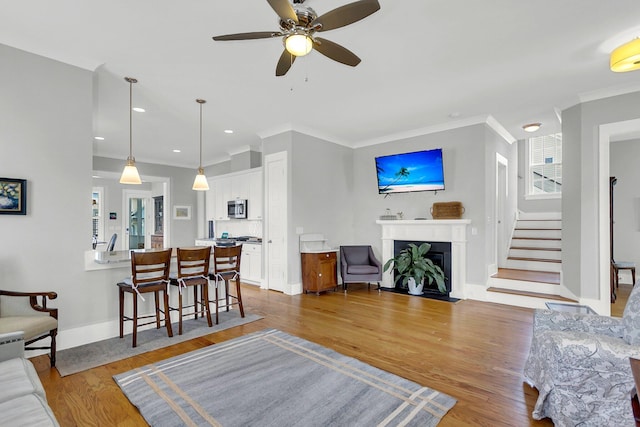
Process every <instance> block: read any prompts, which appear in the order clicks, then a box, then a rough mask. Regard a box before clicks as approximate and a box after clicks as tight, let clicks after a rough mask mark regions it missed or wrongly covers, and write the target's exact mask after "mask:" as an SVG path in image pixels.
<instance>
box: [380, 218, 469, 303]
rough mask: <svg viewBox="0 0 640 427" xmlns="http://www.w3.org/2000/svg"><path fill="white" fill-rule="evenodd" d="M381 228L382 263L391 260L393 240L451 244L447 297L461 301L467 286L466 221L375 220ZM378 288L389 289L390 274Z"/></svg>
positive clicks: (390, 285)
mask: <svg viewBox="0 0 640 427" xmlns="http://www.w3.org/2000/svg"><path fill="white" fill-rule="evenodd" d="M376 224H379V225H380V226H381V227H382V262H383V264H384V263H385V262H386V261H387V260H388V259H390V258H392V257H393V241H394V240H415V241H423V242H451V276H452V277H451V294H450V296H451V297H453V298H461V299H463V298H464V297H465V292H464V288H465V284H466V282H467V226H468V225H469V224H471V220H470V219H438V220H390V221H384V220H378V221H376ZM382 286H383V287H386V288H393V287H394V284H393V277H392V275H391V271H387V272H385V273H384V274H383V275H382Z"/></svg>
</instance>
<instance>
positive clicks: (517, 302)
mask: <svg viewBox="0 0 640 427" xmlns="http://www.w3.org/2000/svg"><path fill="white" fill-rule="evenodd" d="M487 301H489V302H493V303H496V304H505V305H513V306H515V307H526V308H541V309H546V308H547V306H546V305H545V304H544V303H545V302H547V301H549V300H548V299H544V298H536V297H527V296H523V295H511V294H505V293H502V292H487Z"/></svg>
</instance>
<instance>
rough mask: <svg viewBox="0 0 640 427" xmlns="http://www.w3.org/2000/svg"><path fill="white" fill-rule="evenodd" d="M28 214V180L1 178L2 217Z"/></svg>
mask: <svg viewBox="0 0 640 427" xmlns="http://www.w3.org/2000/svg"><path fill="white" fill-rule="evenodd" d="M26 214H27V180H26V179H15V178H0V215H26Z"/></svg>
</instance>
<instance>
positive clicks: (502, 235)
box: [495, 153, 510, 273]
mask: <svg viewBox="0 0 640 427" xmlns="http://www.w3.org/2000/svg"><path fill="white" fill-rule="evenodd" d="M501 183H502V184H503V188H504V194H503V193H502V191H501V190H502V188H501ZM508 197H509V160H507V158H506V157H504V156H502V155H501V154H500V153H496V206H495V209H496V213H495V242H496V247H495V263H496V267H497V268H500V267H501V266H505V265H506V261H507V252H508V246H507V235H508V233H507V231H506V230H505V225H506V224H505V220H506V217H507V216H506V208H505V206H506V205H507V199H508ZM509 235H510V234H509ZM496 273H497V271H496Z"/></svg>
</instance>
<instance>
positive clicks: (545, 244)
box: [511, 238, 562, 248]
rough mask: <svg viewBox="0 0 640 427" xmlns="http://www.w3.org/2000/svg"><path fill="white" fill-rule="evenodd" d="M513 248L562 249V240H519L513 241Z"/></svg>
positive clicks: (514, 239)
mask: <svg viewBox="0 0 640 427" xmlns="http://www.w3.org/2000/svg"><path fill="white" fill-rule="evenodd" d="M511 246H516V247H518V246H521V247H527V248H561V247H562V241H561V240H532V239H517V238H513V240H511Z"/></svg>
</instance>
